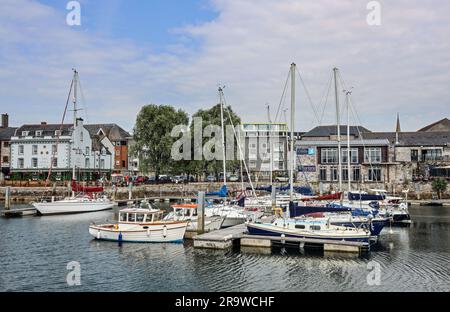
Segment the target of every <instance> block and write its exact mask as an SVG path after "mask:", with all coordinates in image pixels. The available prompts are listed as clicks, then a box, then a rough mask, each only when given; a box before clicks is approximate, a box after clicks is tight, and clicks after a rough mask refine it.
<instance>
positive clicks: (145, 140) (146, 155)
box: [131, 104, 189, 179]
mask: <svg viewBox="0 0 450 312" xmlns="http://www.w3.org/2000/svg"><path fill="white" fill-rule="evenodd" d="M188 123H189V118H188V115H187V114H186V113H185V112H184V111H182V110H176V109H175V108H174V107H172V106H168V105H155V104H150V105H146V106H144V107H142V108H141V111H140V112H139V114H138V116H137V118H136V125H135V126H134V133H133V138H134V141H135V143H134V145H133V147H132V151H131V152H132V153H133V155H134V156H135V157H138V158H139V165H140V168H139V169H140V170H141V171H143V172H149V171H150V170H152V171H154V172H155V175H156V178H157V179H158V176H159V174H160V173H162V172H163V171H166V170H167V171H172V168H173V167H174V161H173V160H172V158H171V148H172V144H173V143H174V142H175V141H176V140H177V138H173V137H171V135H170V134H171V131H172V129H173V127H175V126H177V125H186V126H187V125H188Z"/></svg>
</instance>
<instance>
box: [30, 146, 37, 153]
mask: <svg viewBox="0 0 450 312" xmlns="http://www.w3.org/2000/svg"><path fill="white" fill-rule="evenodd" d="M31 151H32V154H33V155H37V153H38V146H37V145H33V146H32V148H31Z"/></svg>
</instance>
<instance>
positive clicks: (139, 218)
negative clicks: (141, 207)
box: [136, 213, 145, 222]
mask: <svg viewBox="0 0 450 312" xmlns="http://www.w3.org/2000/svg"><path fill="white" fill-rule="evenodd" d="M144 216H145V215H144V214H142V213H138V214H137V215H136V221H137V222H144Z"/></svg>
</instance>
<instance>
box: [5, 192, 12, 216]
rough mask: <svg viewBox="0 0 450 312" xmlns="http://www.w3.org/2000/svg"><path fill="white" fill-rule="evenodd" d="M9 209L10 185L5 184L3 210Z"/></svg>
mask: <svg viewBox="0 0 450 312" xmlns="http://www.w3.org/2000/svg"><path fill="white" fill-rule="evenodd" d="M9 209H11V187H9V186H7V187H6V190H5V210H9Z"/></svg>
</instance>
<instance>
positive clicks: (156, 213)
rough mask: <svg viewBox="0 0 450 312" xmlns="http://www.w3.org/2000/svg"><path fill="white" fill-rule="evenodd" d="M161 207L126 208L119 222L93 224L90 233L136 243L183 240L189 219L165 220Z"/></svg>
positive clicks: (111, 239)
mask: <svg viewBox="0 0 450 312" xmlns="http://www.w3.org/2000/svg"><path fill="white" fill-rule="evenodd" d="M163 213H164V212H163V211H162V210H159V209H142V208H125V209H122V210H120V211H119V221H118V223H108V224H98V225H97V224H95V223H94V224H91V225H90V226H89V234H91V235H92V236H93V237H94V238H95V239H99V240H108V241H119V242H134V243H175V242H182V241H183V238H184V233H185V232H186V229H187V226H188V223H189V222H187V221H181V220H180V221H176V220H164V219H163Z"/></svg>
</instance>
